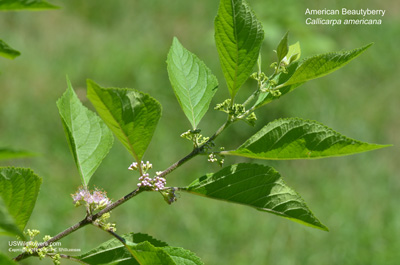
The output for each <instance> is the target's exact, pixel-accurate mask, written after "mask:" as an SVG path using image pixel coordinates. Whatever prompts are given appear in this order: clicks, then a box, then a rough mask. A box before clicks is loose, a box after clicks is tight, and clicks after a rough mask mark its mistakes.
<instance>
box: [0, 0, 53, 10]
mask: <svg viewBox="0 0 400 265" xmlns="http://www.w3.org/2000/svg"><path fill="white" fill-rule="evenodd" d="M55 8H59V7H58V6H55V5H52V4H50V3H48V2H46V1H42V0H0V11H19V10H32V11H35V10H45V9H55Z"/></svg>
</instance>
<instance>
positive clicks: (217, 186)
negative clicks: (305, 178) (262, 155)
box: [181, 164, 328, 231]
mask: <svg viewBox="0 0 400 265" xmlns="http://www.w3.org/2000/svg"><path fill="white" fill-rule="evenodd" d="M181 189H182V190H184V191H187V192H189V193H193V194H196V195H201V196H205V197H209V198H213V199H219V200H223V201H227V202H233V203H239V204H243V205H246V206H250V207H254V208H256V209H257V210H260V211H265V212H269V213H273V214H276V215H279V216H282V217H285V218H287V219H290V220H292V221H296V222H299V223H302V224H305V225H307V226H311V227H314V228H319V229H322V230H326V231H327V230H328V229H327V228H326V227H325V226H324V225H323V224H322V223H321V222H320V221H319V220H318V219H317V218H316V217H315V216H314V215H313V214H312V212H311V211H310V209H308V207H307V205H306V204H305V202H304V201H303V199H302V198H301V197H300V195H298V194H297V193H296V192H295V191H294V190H292V189H291V188H289V187H288V186H287V185H286V184H285V183H284V181H283V179H282V177H281V176H280V174H279V173H278V172H277V171H276V170H274V169H273V168H272V167H268V166H263V165H257V164H236V165H231V166H228V167H226V168H224V169H222V170H220V171H218V172H217V173H212V174H207V175H205V176H203V177H201V178H199V179H197V180H195V181H194V182H193V183H191V184H190V185H189V186H188V187H185V188H181Z"/></svg>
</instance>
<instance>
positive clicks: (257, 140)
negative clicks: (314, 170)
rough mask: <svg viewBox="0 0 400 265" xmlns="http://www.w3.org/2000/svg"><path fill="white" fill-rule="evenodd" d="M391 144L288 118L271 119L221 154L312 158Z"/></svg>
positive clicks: (349, 153)
mask: <svg viewBox="0 0 400 265" xmlns="http://www.w3.org/2000/svg"><path fill="white" fill-rule="evenodd" d="M387 146H388V145H378V144H368V143H364V142H360V141H357V140H354V139H350V138H348V137H346V136H343V135H341V134H340V133H337V132H335V131H334V130H332V129H330V128H328V127H326V126H325V125H322V124H320V123H318V122H315V121H310V120H303V119H299V118H288V119H279V120H275V121H273V122H270V123H268V124H267V125H266V126H264V127H263V128H262V129H261V130H260V131H258V132H257V133H256V134H254V135H253V136H252V137H250V139H248V140H247V141H246V142H245V143H243V144H242V145H241V146H240V147H239V148H238V149H237V150H234V151H224V152H221V154H224V155H236V156H245V157H251V158H258V159H267V160H287V159H311V158H323V157H335V156H344V155H351V154H356V153H361V152H366V151H370V150H375V149H380V148H383V147H387Z"/></svg>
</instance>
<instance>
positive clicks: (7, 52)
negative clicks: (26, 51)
mask: <svg viewBox="0 0 400 265" xmlns="http://www.w3.org/2000/svg"><path fill="white" fill-rule="evenodd" d="M20 55H21V53H20V52H19V51H17V50H14V49H13V48H11V47H10V46H8V44H7V43H5V42H4V41H2V40H0V56H3V57H5V58H7V59H15V58H16V57H18V56H20Z"/></svg>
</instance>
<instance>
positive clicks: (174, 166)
mask: <svg viewBox="0 0 400 265" xmlns="http://www.w3.org/2000/svg"><path fill="white" fill-rule="evenodd" d="M234 121H235V120H233V121H232V120H231V117H228V120H227V121H226V122H225V123H224V124H223V125H222V126H221V127H220V128H219V129H218V130H217V131H216V132H215V133H214V134H213V135H212V136H211V137H210V139H209V140H208V141H207V142H205V143H204V144H202V145H201V146H199V147H197V148H195V149H193V151H192V152H190V153H189V154H188V155H186V156H185V157H183V158H182V159H180V160H179V161H177V162H175V163H174V164H172V165H171V166H170V167H168V168H167V169H166V170H164V171H163V172H162V173H161V174H160V175H158V176H159V177H164V176H166V175H168V174H169V173H171V172H172V171H174V170H175V169H177V168H178V167H180V166H181V165H182V164H184V163H186V162H187V161H189V160H190V159H192V158H193V157H195V156H197V155H199V154H201V153H202V152H203V151H204V149H205V147H206V146H208V145H209V144H210V143H211V142H212V141H214V140H215V138H217V137H218V135H220V134H221V133H222V132H223V131H224V130H225V129H226V128H227V127H228V126H229V125H230V124H232V123H233V122H234ZM141 192H143V190H142V189H139V188H137V189H135V190H133V191H132V192H130V193H129V194H127V195H125V196H124V197H122V198H121V199H119V200H117V201H115V202H113V203H112V204H110V205H109V206H107V207H106V208H104V209H103V210H101V211H99V212H98V213H95V214H92V215H87V216H86V217H85V218H84V219H83V220H82V221H80V222H78V223H76V224H75V225H73V226H71V227H69V228H67V229H65V230H64V231H62V232H60V233H59V234H57V235H55V236H54V237H52V238H51V239H49V240H47V241H46V242H44V243H41V244H39V246H38V248H43V247H45V246H48V245H49V244H50V243H53V242H56V241H58V240H60V239H62V238H63V237H65V236H67V235H69V234H71V233H72V232H74V231H76V230H78V229H80V228H82V227H84V226H86V225H88V224H90V223H93V222H94V221H96V220H97V219H98V218H99V217H101V216H102V215H103V214H105V213H108V212H110V211H111V210H113V209H114V208H116V207H118V206H120V205H121V204H123V203H125V202H126V201H128V200H129V199H131V198H133V197H135V196H136V195H138V194H139V193H141ZM108 232H109V231H108ZM113 236H115V235H113ZM117 238H118V237H117ZM120 241H121V240H120ZM121 242H122V241H121ZM124 244H125V243H124ZM34 254H35V253H33V254H29V253H27V252H24V253H21V254H20V255H18V256H17V257H15V258H14V260H15V261H20V260H23V259H26V258H28V257H29V256H32V255H34Z"/></svg>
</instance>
